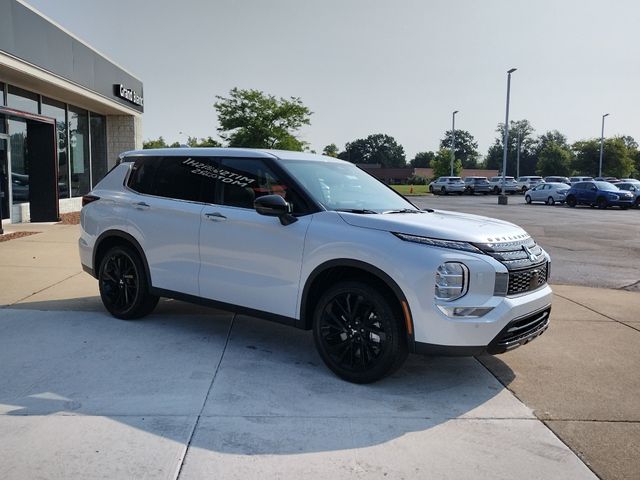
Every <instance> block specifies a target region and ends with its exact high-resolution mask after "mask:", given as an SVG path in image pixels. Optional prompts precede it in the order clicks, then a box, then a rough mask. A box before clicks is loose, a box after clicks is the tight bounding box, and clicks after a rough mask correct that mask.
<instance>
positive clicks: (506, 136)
mask: <svg viewBox="0 0 640 480" xmlns="http://www.w3.org/2000/svg"><path fill="white" fill-rule="evenodd" d="M516 70H517V68H512V69H510V70H508V71H507V112H506V114H505V117H504V151H503V152H502V193H501V194H500V196H499V197H498V204H499V205H506V204H507V203H508V200H507V196H506V195H505V193H504V186H505V185H504V184H505V182H506V179H505V176H506V174H507V148H508V144H509V95H510V93H511V74H512V73H513V72H515V71H516Z"/></svg>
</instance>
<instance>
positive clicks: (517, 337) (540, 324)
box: [487, 307, 551, 354]
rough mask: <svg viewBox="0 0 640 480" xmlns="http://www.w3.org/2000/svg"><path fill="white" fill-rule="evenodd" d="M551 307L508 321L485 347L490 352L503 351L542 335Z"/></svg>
mask: <svg viewBox="0 0 640 480" xmlns="http://www.w3.org/2000/svg"><path fill="white" fill-rule="evenodd" d="M550 314H551V307H547V308H545V309H544V310H541V311H538V312H536V313H533V314H531V315H527V316H526V317H523V318H519V319H517V320H514V321H513V322H511V323H509V324H508V325H507V326H506V327H505V328H504V329H503V330H502V331H501V332H500V333H499V334H498V335H497V336H496V338H494V339H493V341H492V342H491V343H490V344H489V346H488V347H487V352H488V353H491V354H496V353H504V352H506V351H509V350H513V349H514V348H516V347H519V346H521V345H524V344H525V343H529V342H530V341H531V340H533V339H534V338H536V337H538V336H540V335H542V334H543V333H544V331H545V330H546V329H547V327H548V326H549V315H550Z"/></svg>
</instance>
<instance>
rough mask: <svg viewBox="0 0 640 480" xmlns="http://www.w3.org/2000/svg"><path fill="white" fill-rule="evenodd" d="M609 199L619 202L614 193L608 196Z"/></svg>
mask: <svg viewBox="0 0 640 480" xmlns="http://www.w3.org/2000/svg"><path fill="white" fill-rule="evenodd" d="M609 199H611V200H620V197H619V196H618V195H616V194H615V193H610V194H609Z"/></svg>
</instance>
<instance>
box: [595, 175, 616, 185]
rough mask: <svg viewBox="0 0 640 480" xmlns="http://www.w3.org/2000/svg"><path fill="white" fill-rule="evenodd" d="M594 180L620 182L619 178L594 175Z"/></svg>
mask: <svg viewBox="0 0 640 480" xmlns="http://www.w3.org/2000/svg"><path fill="white" fill-rule="evenodd" d="M594 180H595V181H596V182H609V183H613V184H614V185H615V184H616V183H620V180H619V179H617V178H616V177H596V178H594Z"/></svg>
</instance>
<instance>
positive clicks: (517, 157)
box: [516, 129, 520, 178]
mask: <svg viewBox="0 0 640 480" xmlns="http://www.w3.org/2000/svg"><path fill="white" fill-rule="evenodd" d="M517 148H518V149H517V152H518V153H517V154H516V178H520V130H519V129H518V147H517Z"/></svg>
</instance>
